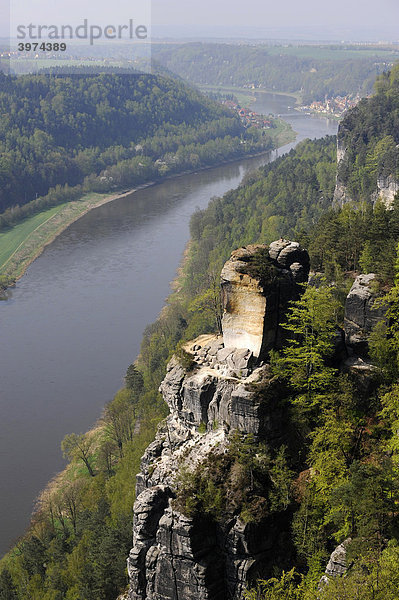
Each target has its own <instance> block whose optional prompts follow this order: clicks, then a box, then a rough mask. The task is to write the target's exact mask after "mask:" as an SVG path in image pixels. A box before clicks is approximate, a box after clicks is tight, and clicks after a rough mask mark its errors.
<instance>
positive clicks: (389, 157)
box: [338, 66, 399, 200]
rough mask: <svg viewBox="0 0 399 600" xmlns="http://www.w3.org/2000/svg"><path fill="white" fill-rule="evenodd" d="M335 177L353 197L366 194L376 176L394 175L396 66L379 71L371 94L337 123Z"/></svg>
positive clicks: (398, 104) (398, 98) (398, 137)
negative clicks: (338, 159)
mask: <svg viewBox="0 0 399 600" xmlns="http://www.w3.org/2000/svg"><path fill="white" fill-rule="evenodd" d="M339 142H340V146H341V147H342V149H343V150H344V151H345V157H344V158H343V160H342V161H341V162H340V165H339V171H338V176H339V180H340V181H341V182H342V183H343V184H344V185H345V186H346V188H347V190H348V194H349V196H350V197H352V198H353V199H355V200H360V199H361V198H367V197H369V196H370V195H371V194H372V193H373V192H375V190H376V189H377V178H379V177H382V178H388V177H389V176H394V178H396V180H397V179H398V159H399V149H398V147H397V145H398V144H399V69H398V67H397V66H395V68H393V69H392V71H391V72H390V73H385V74H383V75H382V76H381V77H380V78H379V79H378V81H377V84H376V93H375V95H374V96H373V97H372V98H370V99H368V100H362V101H361V102H360V103H359V104H358V105H357V107H356V108H355V109H354V110H352V111H350V112H349V113H348V114H347V115H346V116H345V118H344V119H343V122H342V124H341V127H340V139H339Z"/></svg>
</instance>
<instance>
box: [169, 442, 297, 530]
mask: <svg viewBox="0 0 399 600" xmlns="http://www.w3.org/2000/svg"><path fill="white" fill-rule="evenodd" d="M292 476H293V474H292V472H291V470H290V469H289V466H288V462H287V457H286V451H285V448H284V447H281V448H280V449H278V450H277V451H274V452H272V451H271V450H270V449H269V448H268V447H267V446H266V445H265V444H263V443H259V442H256V441H255V440H254V438H253V436H251V435H241V434H240V433H239V432H238V431H236V432H234V433H232V434H231V436H230V438H229V442H228V446H227V448H224V449H223V450H222V449H217V450H214V451H213V452H211V453H210V454H209V455H208V456H207V458H206V459H205V460H204V461H202V462H201V464H199V465H198V466H197V467H196V468H194V469H191V468H189V467H185V466H183V467H182V468H181V469H180V472H179V478H178V481H177V497H176V500H175V505H176V507H177V508H178V510H180V511H181V512H183V513H184V514H186V515H187V516H190V517H192V516H195V515H207V516H208V517H211V518H213V519H215V520H216V521H218V520H223V519H226V517H227V516H230V517H231V516H233V515H237V516H240V518H241V519H242V520H243V521H244V522H245V523H248V522H259V521H261V520H262V519H264V518H265V517H267V516H268V515H270V514H272V513H275V512H281V511H284V510H286V509H287V508H288V506H289V505H290V502H291V500H292V495H291V483H292Z"/></svg>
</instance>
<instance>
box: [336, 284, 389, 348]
mask: <svg viewBox="0 0 399 600" xmlns="http://www.w3.org/2000/svg"><path fill="white" fill-rule="evenodd" d="M374 279H375V275H374V273H369V274H368V275H359V276H358V277H356V279H355V282H354V284H353V285H352V287H351V290H350V292H349V294H348V296H347V298H346V303H345V342H346V344H347V346H349V347H351V348H352V349H353V350H354V352H355V354H357V355H358V356H367V338H368V336H369V334H370V332H371V330H372V329H373V327H374V326H375V325H376V324H377V322H378V321H380V320H381V319H382V318H383V317H384V313H385V310H384V308H382V307H379V308H376V307H375V300H376V295H375V294H374V293H373V290H372V282H373V280H374Z"/></svg>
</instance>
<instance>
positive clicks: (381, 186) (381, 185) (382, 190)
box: [373, 175, 399, 208]
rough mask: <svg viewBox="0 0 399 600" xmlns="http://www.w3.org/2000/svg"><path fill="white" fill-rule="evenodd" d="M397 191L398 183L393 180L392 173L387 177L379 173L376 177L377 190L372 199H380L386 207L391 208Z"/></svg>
mask: <svg viewBox="0 0 399 600" xmlns="http://www.w3.org/2000/svg"><path fill="white" fill-rule="evenodd" d="M398 191H399V183H398V182H397V181H396V180H395V178H394V177H393V175H388V176H387V177H384V176H383V175H380V177H378V179H377V191H376V192H375V194H374V196H373V200H374V201H376V200H381V202H382V203H383V204H384V205H385V206H386V208H392V204H393V202H394V200H395V195H396V194H397V192H398Z"/></svg>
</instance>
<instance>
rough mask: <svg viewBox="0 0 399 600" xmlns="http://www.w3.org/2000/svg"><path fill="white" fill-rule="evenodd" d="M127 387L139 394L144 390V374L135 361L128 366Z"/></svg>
mask: <svg viewBox="0 0 399 600" xmlns="http://www.w3.org/2000/svg"><path fill="white" fill-rule="evenodd" d="M125 383H126V387H127V388H128V389H129V390H132V392H134V393H135V394H137V396H139V395H140V394H141V392H142V391H143V386H144V380H143V375H142V374H141V373H140V371H139V370H138V368H137V367H136V365H135V364H134V363H133V364H131V365H129V366H128V368H127V371H126V375H125Z"/></svg>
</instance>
